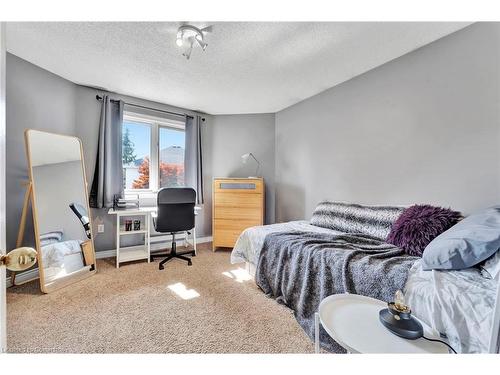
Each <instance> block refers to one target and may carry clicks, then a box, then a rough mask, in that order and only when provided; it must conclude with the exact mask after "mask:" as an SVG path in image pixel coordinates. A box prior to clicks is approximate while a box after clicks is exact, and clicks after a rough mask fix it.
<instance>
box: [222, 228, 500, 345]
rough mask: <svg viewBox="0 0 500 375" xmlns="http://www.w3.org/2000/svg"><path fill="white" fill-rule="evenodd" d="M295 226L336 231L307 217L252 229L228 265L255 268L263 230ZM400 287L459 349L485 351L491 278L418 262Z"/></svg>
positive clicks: (415, 308) (492, 295) (421, 315)
mask: <svg viewBox="0 0 500 375" xmlns="http://www.w3.org/2000/svg"><path fill="white" fill-rule="evenodd" d="M294 230H296V231H311V232H322V233H331V234H339V233H340V232H337V231H333V230H330V229H325V228H321V227H317V226H314V225H311V224H309V222H308V221H291V222H287V223H279V224H272V225H264V226H256V227H251V228H248V229H246V230H245V231H243V233H242V234H241V235H240V237H239V238H238V240H237V241H236V244H235V246H234V248H233V251H232V253H231V263H232V264H236V263H244V262H246V263H249V264H250V268H251V269H254V268H255V266H256V265H257V261H258V259H259V254H260V251H261V249H262V246H263V244H264V239H265V237H266V235H267V234H269V233H273V232H288V231H294ZM404 291H405V296H406V300H407V303H408V305H409V306H410V307H411V308H412V310H413V313H414V314H415V316H417V317H418V318H419V319H420V320H422V321H423V322H424V323H426V324H427V325H429V326H430V327H432V328H434V329H436V330H437V331H439V332H440V333H441V334H443V335H445V336H446V337H447V338H448V340H449V342H450V344H451V345H452V346H453V347H454V348H455V349H456V350H457V351H458V352H462V353H486V352H488V344H489V339H490V334H491V325H492V317H493V309H494V304H495V297H496V282H494V281H493V280H489V279H487V278H485V277H483V276H482V275H481V273H480V271H479V270H478V269H475V268H470V269H467V270H462V271H424V270H423V269H422V267H421V264H420V262H419V261H417V262H416V263H415V264H414V265H413V267H412V268H411V269H410V272H409V275H408V279H407V282H406V286H405V290H404Z"/></svg>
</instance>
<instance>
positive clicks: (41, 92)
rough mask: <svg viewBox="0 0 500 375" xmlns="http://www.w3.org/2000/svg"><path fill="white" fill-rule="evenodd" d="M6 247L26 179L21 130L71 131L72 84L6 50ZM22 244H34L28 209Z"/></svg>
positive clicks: (10, 240)
mask: <svg viewBox="0 0 500 375" xmlns="http://www.w3.org/2000/svg"><path fill="white" fill-rule="evenodd" d="M6 90H7V99H6V104H7V140H8V141H7V158H6V194H7V197H9V198H8V199H7V248H9V249H12V248H14V247H15V244H16V238H17V230H18V228H19V223H20V219H21V211H22V205H23V198H24V192H25V189H24V188H23V186H22V183H23V182H24V181H27V180H28V168H27V161H26V151H25V147H24V130H25V129H39V130H47V131H51V132H55V133H60V134H68V135H75V109H76V106H75V85H74V84H73V83H71V82H69V81H67V80H65V79H63V78H61V77H59V76H56V75H54V74H52V73H49V72H48V71H46V70H43V69H41V68H39V67H37V66H35V65H33V64H30V63H29V62H27V61H25V60H22V59H20V58H18V57H16V56H14V55H11V54H7V88H6ZM25 245H31V246H33V245H34V237H33V225H32V221H31V212H30V213H29V216H28V223H27V228H26V234H25Z"/></svg>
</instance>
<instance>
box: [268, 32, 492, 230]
mask: <svg viewBox="0 0 500 375" xmlns="http://www.w3.org/2000/svg"><path fill="white" fill-rule="evenodd" d="M499 35H500V26H499V24H498V23H494V24H475V25H472V26H470V27H468V28H466V29H463V30H461V31H458V32H457V33H454V34H451V35H449V36H447V37H445V38H443V39H440V40H438V41H436V42H434V43H432V44H430V45H427V46H424V47H423V48H420V49H418V50H416V51H414V52H412V53H409V54H407V55H405V56H402V57H400V58H398V59H396V60H393V61H391V62H389V63H387V64H385V65H382V66H380V67H378V68H376V69H374V70H372V71H369V72H367V73H365V74H363V75H361V76H358V77H356V78H354V79H351V80H350V81H348V82H345V83H343V84H341V85H339V86H336V87H334V88H332V89H329V90H327V91H325V92H323V93H321V94H318V95H316V96H314V97H312V98H310V99H307V100H305V101H303V102H300V103H298V104H296V105H293V106H291V107H289V108H287V109H285V110H283V111H281V112H279V113H277V114H276V186H277V188H276V196H277V201H276V212H277V220H278V221H285V220H290V219H299V218H309V217H310V215H311V213H312V210H313V209H314V207H315V205H316V204H317V202H318V201H320V200H322V199H331V200H341V201H351V202H360V203H366V204H410V203H419V202H426V203H432V204H439V205H444V206H451V207H454V208H456V209H459V210H463V211H464V212H470V211H472V210H475V209H478V208H481V207H485V206H488V205H493V204H497V203H499V198H500V163H499V161H500V147H499V140H500V134H499V130H500V127H499V125H500V124H499V122H500V121H499V105H500V100H499V99H500V97H499V63H500V61H499V51H500V50H499V49H500V43H499V42H500V38H499Z"/></svg>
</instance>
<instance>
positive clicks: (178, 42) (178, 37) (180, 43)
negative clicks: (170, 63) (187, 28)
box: [175, 30, 182, 47]
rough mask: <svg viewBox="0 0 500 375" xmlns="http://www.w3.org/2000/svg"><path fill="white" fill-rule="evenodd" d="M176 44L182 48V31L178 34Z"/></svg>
mask: <svg viewBox="0 0 500 375" xmlns="http://www.w3.org/2000/svg"><path fill="white" fill-rule="evenodd" d="M175 44H177V45H178V46H179V47H182V31H180V30H179V32H178V33H177V39H176V40H175Z"/></svg>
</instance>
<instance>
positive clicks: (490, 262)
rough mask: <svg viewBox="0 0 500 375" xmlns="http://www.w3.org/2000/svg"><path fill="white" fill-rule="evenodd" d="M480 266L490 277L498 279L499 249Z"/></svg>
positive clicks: (499, 271) (499, 274)
mask: <svg viewBox="0 0 500 375" xmlns="http://www.w3.org/2000/svg"><path fill="white" fill-rule="evenodd" d="M481 268H482V269H483V270H484V271H486V272H487V273H488V274H489V275H490V276H491V278H492V279H495V280H499V279H500V251H497V252H496V253H495V254H493V255H492V256H491V257H489V258H488V259H487V260H486V262H484V264H483V265H482V266H481Z"/></svg>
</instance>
